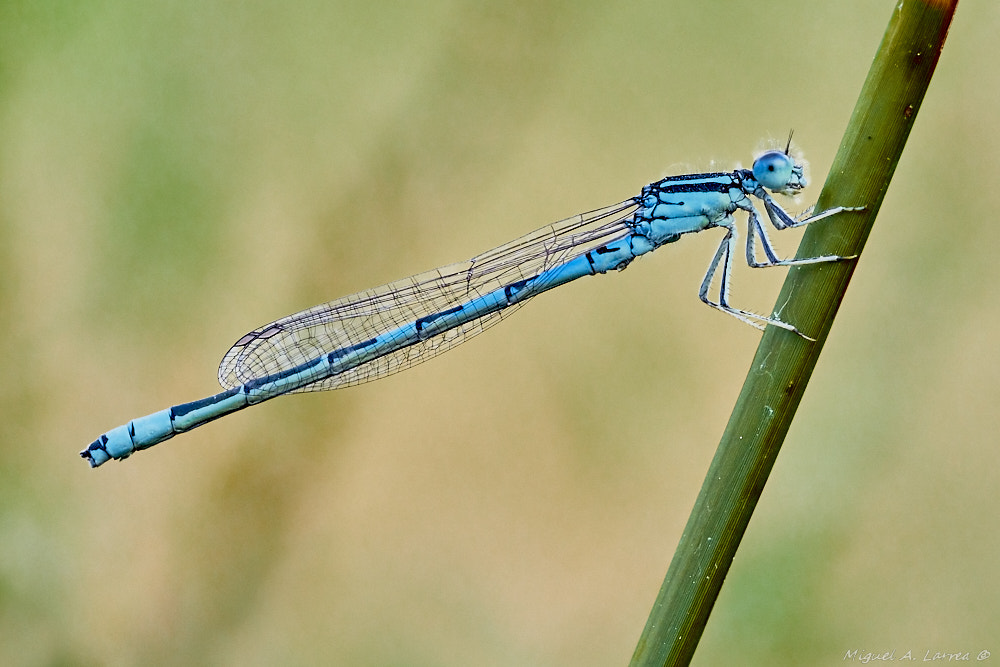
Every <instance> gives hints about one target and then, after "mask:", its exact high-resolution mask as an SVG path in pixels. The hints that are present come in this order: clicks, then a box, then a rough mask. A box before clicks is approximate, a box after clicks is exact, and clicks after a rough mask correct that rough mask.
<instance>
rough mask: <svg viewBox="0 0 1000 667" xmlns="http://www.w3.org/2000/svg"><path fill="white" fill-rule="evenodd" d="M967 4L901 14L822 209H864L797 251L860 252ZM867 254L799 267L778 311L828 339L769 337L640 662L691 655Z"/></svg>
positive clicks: (918, 2)
mask: <svg viewBox="0 0 1000 667" xmlns="http://www.w3.org/2000/svg"><path fill="white" fill-rule="evenodd" d="M956 4H957V0H938V1H932V0H907V1H906V2H901V3H899V4H898V6H897V7H896V8H895V10H894V11H893V15H892V18H891V20H890V22H889V26H888V29H887V30H886V33H885V36H884V37H883V40H882V44H881V46H880V47H879V50H878V53H877V54H876V57H875V60H874V62H873V64H872V67H871V70H870V71H869V73H868V78H867V80H866V81H865V84H864V87H863V88H862V90H861V95H860V97H859V99H858V103H857V105H856V106H855V109H854V113H853V115H852V116H851V121H850V123H849V124H848V127H847V131H846V133H845V135H844V138H843V140H842V141H841V144H840V149H839V151H838V153H837V156H836V158H835V159H834V162H833V166H832V167H831V169H830V173H829V175H828V177H827V181H826V184H825V186H824V188H823V192H822V193H821V194H820V197H819V200H818V202H817V205H816V210H817V211H822V210H825V209H827V208H829V207H831V206H864V207H865V208H864V210H863V211H860V212H845V213H842V214H840V215H837V216H834V217H832V218H830V219H828V220H825V221H822V222H819V223H817V224H816V225H815V226H810V227H809V228H808V229H807V231H806V234H805V236H804V237H803V239H802V243H801V245H800V246H799V251H798V256H800V257H810V256H816V255H824V254H840V255H845V256H849V255H860V254H861V250H862V248H863V247H864V244H865V241H866V240H867V238H868V234H869V233H870V231H871V228H872V225H873V223H874V221H875V216H876V214H877V213H878V209H879V207H880V206H881V204H882V199H883V197H884V195H885V192H886V189H887V188H888V186H889V181H890V179H891V178H892V174H893V172H894V171H895V168H896V164H897V163H898V161H899V156H900V154H901V153H902V151H903V146H904V145H905V143H906V138H907V136H908V135H909V133H910V128H911V127H912V126H913V121H914V120H915V118H916V115H917V110H918V109H919V108H920V103H921V101H922V100H923V97H924V93H925V91H926V90H927V86H928V84H929V83H930V79H931V75H932V74H933V72H934V68H935V66H936V65H937V61H938V58H939V56H940V52H941V48H942V46H943V44H944V39H945V35H946V34H947V31H948V26H949V25H950V23H951V18H952V16H953V14H954V11H955V6H956ZM857 261H858V260H856V259H853V260H848V261H843V262H838V263H835V264H813V265H808V266H801V267H793V268H792V269H791V270H790V271H789V274H788V277H787V279H786V280H785V284H784V286H783V288H782V290H781V293H780V295H779V296H778V301H777V304H776V306H775V311H774V312H775V313H777V314H778V315H780V317H781V318H782V319H783V320H785V321H786V322H792V323H794V324H795V325H796V326H797V327H798V328H799V329H800V330H801V331H803V332H806V333H807V334H809V335H811V336H816V337H817V341H816V342H810V341H807V340H803V339H802V338H799V337H798V336H796V335H795V334H794V333H790V332H788V331H784V330H782V329H777V328H775V327H768V329H767V331H766V332H765V333H764V335H763V337H762V339H761V342H760V346H759V347H758V349H757V354H756V356H755V357H754V360H753V363H752V364H751V367H750V372H749V374H748V375H747V379H746V382H745V383H744V385H743V390H742V392H741V393H740V396H739V399H738V400H737V402H736V405H735V407H734V408H733V413H732V416H731V417H730V419H729V424H728V426H727V427H726V430H725V433H724V434H723V436H722V441H721V442H720V444H719V448H718V450H717V451H716V454H715V458H714V460H713V461H712V465H711V467H710V468H709V471H708V474H707V476H706V478H705V482H704V484H703V486H702V489H701V492H700V493H699V495H698V499H697V500H696V501H695V506H694V509H693V510H692V512H691V516H690V518H689V519H688V523H687V526H686V527H685V529H684V533H683V535H682V536H681V539H680V543H679V544H678V546H677V550H676V552H675V553H674V558H673V560H672V562H671V563H670V568H669V570H668V571H667V575H666V578H665V580H664V582H663V585H662V587H661V588H660V592H659V595H658V596H657V598H656V602H655V604H654V605H653V609H652V611H651V612H650V615H649V619H648V620H647V622H646V627H645V629H644V630H643V632H642V635H641V637H640V638H639V642H638V645H637V647H636V649H635V653H634V655H633V656H632V663H631V664H633V665H687V664H688V663H689V662H690V661H691V657H692V656H693V654H694V650H695V647H696V646H697V644H698V641H699V639H700V638H701V635H702V632H703V630H704V628H705V624H706V623H707V621H708V616H709V614H710V613H711V610H712V606H713V605H714V604H715V600H716V598H717V597H718V594H719V590H720V589H721V587H722V582H723V580H724V579H725V577H726V574H727V572H728V571H729V567H730V565H731V563H732V560H733V558H734V556H735V555H736V549H737V548H738V547H739V544H740V540H741V539H742V537H743V534H744V532H745V531H746V528H747V524H748V523H749V521H750V517H751V515H752V514H753V510H754V508H755V507H756V505H757V500H758V499H759V498H760V495H761V493H762V492H763V490H764V483H765V482H766V481H767V477H768V475H769V474H770V472H771V468H772V467H773V465H774V461H775V458H776V457H777V454H778V451H779V449H780V448H781V443H782V442H783V440H784V438H785V434H786V433H787V432H788V428H789V426H790V425H791V422H792V417H793V416H794V414H795V410H796V408H797V407H798V405H799V401H800V400H801V399H802V394H803V392H804V391H805V387H806V383H807V382H808V380H809V376H810V375H811V373H812V370H813V368H814V367H815V365H816V361H817V359H818V357H819V353H820V351H821V350H822V348H823V343H824V341H825V340H826V337H827V335H828V333H829V331H830V327H831V326H832V324H833V318H834V316H835V315H836V313H837V310H838V308H839V307H840V302H841V301H842V300H843V298H844V293H845V291H846V290H847V285H848V283H849V282H850V279H851V275H852V274H853V272H854V267H855V265H856V262H857Z"/></svg>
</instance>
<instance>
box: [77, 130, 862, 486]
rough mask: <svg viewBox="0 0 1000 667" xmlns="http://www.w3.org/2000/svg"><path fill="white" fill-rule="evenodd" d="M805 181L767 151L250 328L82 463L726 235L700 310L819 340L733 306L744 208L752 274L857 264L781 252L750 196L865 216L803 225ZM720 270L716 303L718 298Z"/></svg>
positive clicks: (392, 360)
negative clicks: (180, 393) (213, 388)
mask: <svg viewBox="0 0 1000 667" xmlns="http://www.w3.org/2000/svg"><path fill="white" fill-rule="evenodd" d="M805 185H806V180H805V177H804V175H803V167H802V165H801V164H799V163H796V162H795V160H794V159H793V158H792V156H791V155H789V149H788V147H786V148H785V150H784V151H782V150H771V151H767V152H766V153H764V154H763V155H761V156H760V157H758V158H757V159H756V160H755V161H754V163H753V168H752V169H737V170H735V171H731V172H720V173H708V174H691V175H685V176H671V177H668V178H664V179H663V180H660V181H657V182H655V183H651V184H650V185H647V186H646V187H644V188H643V189H642V192H641V194H639V196H637V197H632V198H631V199H627V200H625V201H623V202H621V203H619V204H614V205H613V206H608V207H606V208H602V209H598V210H596V211H591V212H590V213H584V214H581V215H577V216H575V217H572V218H568V219H566V220H563V221H561V222H557V223H555V224H553V225H550V226H548V227H543V228H542V229H539V230H537V231H535V232H532V233H531V234H528V235H527V236H524V237H522V238H520V239H517V240H516V241H512V242H511V243H508V244H506V245H502V246H500V247H498V248H494V249H493V250H490V251H488V252H485V253H483V254H481V255H477V256H476V257H473V258H472V259H471V260H469V261H467V262H464V263H461V264H454V265H451V266H446V267H442V268H440V269H436V270H434V271H429V272H427V273H422V274H418V275H415V276H412V277H410V278H405V279H403V280H399V281H396V282H393V283H389V284H388V285H383V286H382V287H376V288H374V289H370V290H367V291H365V292H359V293H358V294H353V295H351V296H348V297H344V298H342V299H338V300H337V301H331V302H330V303H326V304H322V305H319V306H315V307H313V308H310V309H308V310H304V311H302V312H300V313H296V314H294V315H289V316H288V317H284V318H282V319H280V320H277V321H276V322H272V323H271V324H268V325H266V326H263V327H261V328H259V329H255V330H253V331H251V332H250V333H248V334H247V335H245V336H243V337H242V338H240V339H239V340H238V341H236V343H235V344H234V345H233V347H232V348H231V349H230V350H229V352H227V353H226V356H225V357H223V359H222V364H221V365H220V366H219V382H220V383H221V384H222V386H223V387H224V388H226V391H223V392H222V393H219V394H216V395H215V396H210V397H208V398H203V399H201V400H199V401H194V402H192V403H182V404H180V405H175V406H174V407H172V408H167V409H166V410H161V411H159V412H155V413H153V414H151V415H147V416H145V417H140V418H138V419H134V420H132V421H130V422H129V423H128V424H126V425H124V426H119V427H117V428H114V429H112V430H110V431H108V432H107V433H105V434H104V435H102V436H101V437H99V438H98V439H97V440H95V441H94V442H93V443H92V444H91V445H90V446H89V447H88V448H87V449H85V450H84V451H82V452H80V455H81V456H82V457H83V458H85V459H87V461H89V462H90V465H91V466H93V467H96V466H99V465H101V464H102V463H104V462H105V461H108V460H109V459H112V458H114V459H123V458H126V457H127V456H129V455H130V454H132V452H136V451H138V450H140V449H146V448H148V447H152V446H153V445H155V444H157V443H160V442H163V441H164V440H167V439H168V438H172V437H173V436H174V435H176V434H178V433H183V432H185V431H190V430H191V429H193V428H196V427H198V426H201V425H202V424H205V423H207V422H210V421H212V420H213V419H218V418H219V417H222V416H224V415H227V414H229V413H231V412H235V411H236V410H241V409H243V408H245V407H248V406H251V405H256V404H257V403H261V402H263V401H266V400H268V399H270V398H274V397H276V396H281V395H282V394H289V393H293V392H304V391H321V390H325V389H336V388H339V387H346V386H350V385H354V384H360V383H362V382H368V381H370V380H375V379H377V378H381V377H385V376H386V375H389V374H391V373H395V372H396V371H400V370H403V369H406V368H409V367H410V366H413V365H414V364H417V363H419V362H421V361H425V360H427V359H429V358H431V357H433V356H435V355H437V354H440V353H441V352H444V351H445V350H449V349H451V348H452V347H454V346H456V345H458V344H459V343H463V342H465V341H466V340H468V339H469V338H471V337H472V336H474V335H476V334H478V333H480V332H481V331H483V330H485V329H486V328H487V327H490V326H492V325H493V324H496V323H497V322H499V321H500V320H501V319H502V318H503V317H504V316H506V315H508V314H509V313H511V312H513V311H514V310H516V309H517V307H518V306H520V305H521V304H523V303H525V302H526V301H528V300H529V299H531V298H532V297H534V296H537V295H538V294H541V293H542V292H545V291H547V290H550V289H552V288H553V287H558V286H559V285H563V284H565V283H568V282H570V281H571V280H576V279H577V278H581V277H583V276H592V275H596V274H599V273H606V272H608V271H612V270H615V271H621V270H623V269H625V267H627V266H628V265H629V264H630V263H631V262H632V260H634V259H635V258H636V257H638V256H640V255H644V254H646V253H648V252H652V251H653V250H656V249H657V248H659V247H660V246H662V245H665V244H667V243H673V242H674V241H677V240H678V239H680V237H681V236H683V235H684V234H692V233H695V232H700V231H703V230H706V229H711V228H715V227H718V228H721V229H722V230H723V232H724V234H723V238H722V242H721V243H720V244H719V248H718V250H717V251H716V252H715V256H714V257H713V258H712V261H711V263H710V264H709V267H708V272H707V273H706V274H705V278H704V280H702V283H701V288H700V289H699V291H698V296H699V297H700V298H701V300H702V301H704V302H705V303H706V304H708V305H709V306H711V307H713V308H716V309H718V310H721V311H723V312H725V313H728V314H730V315H732V316H733V317H736V318H737V319H739V320H742V321H743V322H746V323H748V324H750V325H752V326H755V327H757V328H759V329H763V328H764V326H765V325H767V324H770V325H772V326H776V327H780V328H782V329H786V330H788V331H790V332H793V333H795V334H798V335H799V336H802V337H803V338H807V339H808V337H807V336H805V335H804V334H802V333H801V332H800V331H799V330H798V329H796V328H795V327H794V326H793V325H791V324H789V323H787V322H783V321H781V320H780V319H778V317H776V316H773V315H772V316H770V317H768V316H764V315H757V314H755V313H752V312H750V311H747V310H742V309H739V308H735V307H733V306H731V305H730V303H729V298H728V295H729V286H730V280H731V276H732V266H733V258H734V256H735V254H736V253H737V247H736V241H737V233H736V225H735V221H734V218H733V214H734V213H735V212H736V211H739V210H742V211H745V212H746V214H747V216H748V221H747V242H746V259H747V262H748V263H749V264H750V266H752V267H765V266H794V265H800V264H814V263H817V262H834V261H839V260H842V259H849V258H846V257H841V256H839V255H822V256H820V257H807V258H798V259H779V258H778V256H777V254H776V253H775V251H774V249H773V247H772V246H771V242H770V239H769V238H768V236H767V232H766V231H765V228H764V225H763V224H762V222H761V218H760V215H759V213H758V211H757V210H756V208H755V207H754V204H753V202H752V200H751V198H754V199H757V200H758V201H760V203H761V204H763V206H764V211H765V212H766V214H767V217H768V219H769V220H770V221H771V223H772V224H773V225H774V227H775V228H776V229H779V230H781V229H786V228H789V227H799V226H801V225H805V224H807V223H811V222H816V221H817V220H821V219H823V218H826V217H829V216H831V215H834V214H837V213H840V212H842V211H853V210H859V209H857V208H848V207H841V206H838V207H835V208H831V209H828V210H825V211H822V212H821V213H818V214H815V215H812V216H809V217H805V218H803V219H795V218H793V217H791V216H790V215H789V214H788V213H786V212H785V211H784V210H783V209H782V208H781V207H780V206H779V205H778V204H777V203H775V201H774V200H773V199H772V198H771V195H770V194H769V193H768V190H770V191H771V192H774V193H780V194H785V195H794V194H795V193H797V192H798V191H799V190H801V189H802V188H803V187H805ZM758 241H759V242H760V247H761V249H762V251H763V254H764V259H763V260H762V261H758V259H757V253H756V249H755V244H756V242H758ZM720 267H721V276H720V280H719V283H720V284H719V289H718V293H717V294H718V295H717V297H716V298H714V299H713V298H712V297H711V296H710V290H711V287H712V282H713V278H714V277H715V275H716V273H717V272H719V270H720ZM809 340H811V339H809Z"/></svg>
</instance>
